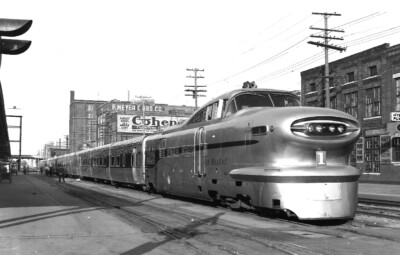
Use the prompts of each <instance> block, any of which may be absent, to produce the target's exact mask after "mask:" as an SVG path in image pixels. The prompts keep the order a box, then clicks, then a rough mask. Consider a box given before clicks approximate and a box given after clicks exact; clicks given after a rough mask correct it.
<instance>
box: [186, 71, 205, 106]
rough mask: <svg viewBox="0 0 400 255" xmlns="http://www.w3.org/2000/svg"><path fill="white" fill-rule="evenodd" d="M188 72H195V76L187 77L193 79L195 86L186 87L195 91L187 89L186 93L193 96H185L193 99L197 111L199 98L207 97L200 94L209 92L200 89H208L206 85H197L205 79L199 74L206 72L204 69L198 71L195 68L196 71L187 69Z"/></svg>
mask: <svg viewBox="0 0 400 255" xmlns="http://www.w3.org/2000/svg"><path fill="white" fill-rule="evenodd" d="M186 71H192V72H194V75H193V76H190V75H189V76H186V77H187V78H193V79H194V85H185V87H190V88H194V89H185V91H188V92H192V94H185V96H191V97H193V99H194V103H195V108H196V109H197V98H198V97H205V95H200V94H199V93H200V92H207V90H203V89H198V88H199V87H207V86H205V85H197V79H200V78H204V77H203V76H198V75H197V72H204V69H201V70H200V69H197V68H194V69H189V68H186Z"/></svg>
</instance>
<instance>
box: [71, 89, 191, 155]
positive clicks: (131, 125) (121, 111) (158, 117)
mask: <svg viewBox="0 0 400 255" xmlns="http://www.w3.org/2000/svg"><path fill="white" fill-rule="evenodd" d="M70 93H71V94H70V101H71V102H70V117H69V148H70V152H75V151H79V150H83V149H85V148H92V147H96V146H100V145H104V144H109V143H112V142H116V141H122V140H127V139H130V138H133V137H137V136H142V135H143V134H151V133H154V132H158V131H159V130H161V129H162V128H164V127H167V126H170V125H175V124H177V123H179V122H181V121H184V120H185V119H187V118H189V116H190V115H192V113H193V112H194V111H195V107H191V106H175V105H167V104H156V103H155V102H154V100H153V99H147V100H142V101H120V100H111V101H99V100H78V99H75V92H74V91H71V92H70ZM143 120H144V121H143Z"/></svg>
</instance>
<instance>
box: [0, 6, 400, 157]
mask: <svg viewBox="0 0 400 255" xmlns="http://www.w3.org/2000/svg"><path fill="white" fill-rule="evenodd" d="M399 7H400V4H399V1H394V0H393V1H389V0H381V1H378V2H376V1H370V2H369V1H363V2H360V1H348V0H347V1H342V0H339V1H321V0H319V1H297V0H293V1H285V0H280V1H267V0H265V1H256V0H242V1H235V0H226V1H218V0H201V1H200V0H198V1H191V0H181V1H179V0H146V1H144V0H143V1H134V0H129V1H128V0H124V1H121V0H120V1H118V0H113V1H111V0H90V1H89V0H68V1H66V0H65V1H64V0H58V1H57V0H35V1H33V0H0V18H15V19H32V20H33V25H32V27H31V29H30V30H29V31H28V32H27V33H25V34H24V35H22V36H19V37H18V39H24V40H31V41H32V45H31V47H30V49H29V50H28V51H26V52H25V53H23V54H21V55H15V56H9V55H3V58H2V64H1V68H0V80H1V82H2V87H3V93H4V98H5V106H6V111H7V114H22V115H23V137H22V139H23V142H22V146H23V149H22V153H23V154H36V153H37V152H38V150H40V149H42V148H43V146H44V144H45V143H46V142H49V141H58V139H60V138H62V139H64V137H65V135H67V134H68V127H69V126H68V125H69V124H68V123H69V122H68V120H69V99H70V98H69V97H70V91H71V90H74V91H75V97H76V98H77V99H88V100H89V99H91V100H111V99H118V100H127V99H128V91H130V98H131V99H132V98H134V96H135V95H136V96H151V97H152V98H154V99H155V102H156V103H166V104H174V105H191V106H194V100H193V99H192V98H191V97H187V96H185V91H184V90H185V87H184V85H185V84H186V85H192V84H193V79H188V78H186V76H188V75H193V73H190V72H188V71H186V68H199V69H204V72H202V73H201V75H203V76H204V77H205V78H204V79H200V80H199V82H198V83H199V84H204V85H207V93H206V96H207V97H204V98H200V100H199V105H202V104H204V103H206V101H208V100H210V99H212V98H213V97H215V96H218V95H219V94H221V93H224V92H226V91H228V90H232V89H236V88H240V87H241V85H242V83H243V82H244V81H247V80H248V81H256V83H257V84H258V87H261V88H273V89H286V90H298V89H300V72H301V71H303V70H307V69H309V68H313V67H315V66H319V65H323V64H324V59H323V49H322V48H320V47H316V46H313V45H310V44H307V41H310V40H313V41H318V40H316V38H310V37H309V36H310V35H311V34H318V33H317V31H316V30H310V29H309V28H310V26H314V27H321V28H322V27H323V26H324V23H323V17H322V16H320V15H312V12H329V13H334V12H336V13H339V14H341V16H332V17H330V18H329V20H328V26H329V28H336V29H343V30H344V31H345V32H344V33H334V34H332V35H334V36H337V37H343V39H344V40H343V41H339V40H335V41H332V42H331V43H332V44H336V45H340V46H342V47H347V50H346V52H343V53H339V52H337V51H331V53H330V56H329V58H330V61H333V60H336V59H339V58H343V57H346V56H349V55H352V54H355V53H357V52H360V51H363V50H366V49H369V48H372V47H375V46H377V45H380V44H383V43H389V44H390V45H396V44H399V43H400V33H399V32H400V18H399V15H398V10H399ZM396 12H397V13H396ZM396 14H397V16H396ZM15 39H17V38H15ZM13 106H16V107H17V108H19V109H20V110H10V109H8V108H12V107H13ZM10 122H11V120H9V124H10ZM15 131H16V130H15ZM15 131H14V132H12V131H10V139H15V138H17V137H15V136H16V132H15ZM12 153H13V154H17V153H18V150H17V144H13V145H12Z"/></svg>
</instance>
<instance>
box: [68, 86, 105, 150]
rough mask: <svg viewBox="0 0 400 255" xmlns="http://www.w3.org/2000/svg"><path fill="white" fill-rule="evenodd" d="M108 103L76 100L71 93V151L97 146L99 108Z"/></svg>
mask: <svg viewBox="0 0 400 255" xmlns="http://www.w3.org/2000/svg"><path fill="white" fill-rule="evenodd" d="M106 102H107V101H99V100H80V99H75V91H71V92H70V106H69V150H70V152H74V151H79V150H82V149H85V148H90V147H93V146H94V145H95V144H96V129H97V126H96V125H97V108H98V107H99V106H101V105H103V104H104V103H106Z"/></svg>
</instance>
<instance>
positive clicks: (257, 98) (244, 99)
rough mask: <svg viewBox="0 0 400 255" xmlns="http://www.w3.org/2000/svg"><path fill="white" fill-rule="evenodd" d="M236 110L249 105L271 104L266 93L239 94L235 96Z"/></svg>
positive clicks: (261, 105)
mask: <svg viewBox="0 0 400 255" xmlns="http://www.w3.org/2000/svg"><path fill="white" fill-rule="evenodd" d="M235 101H236V106H237V109H238V111H240V110H243V109H246V108H250V107H266V106H269V107H271V106H273V104H272V102H271V99H270V97H269V96H268V94H261V93H260V94H241V95H239V96H237V97H235Z"/></svg>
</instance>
